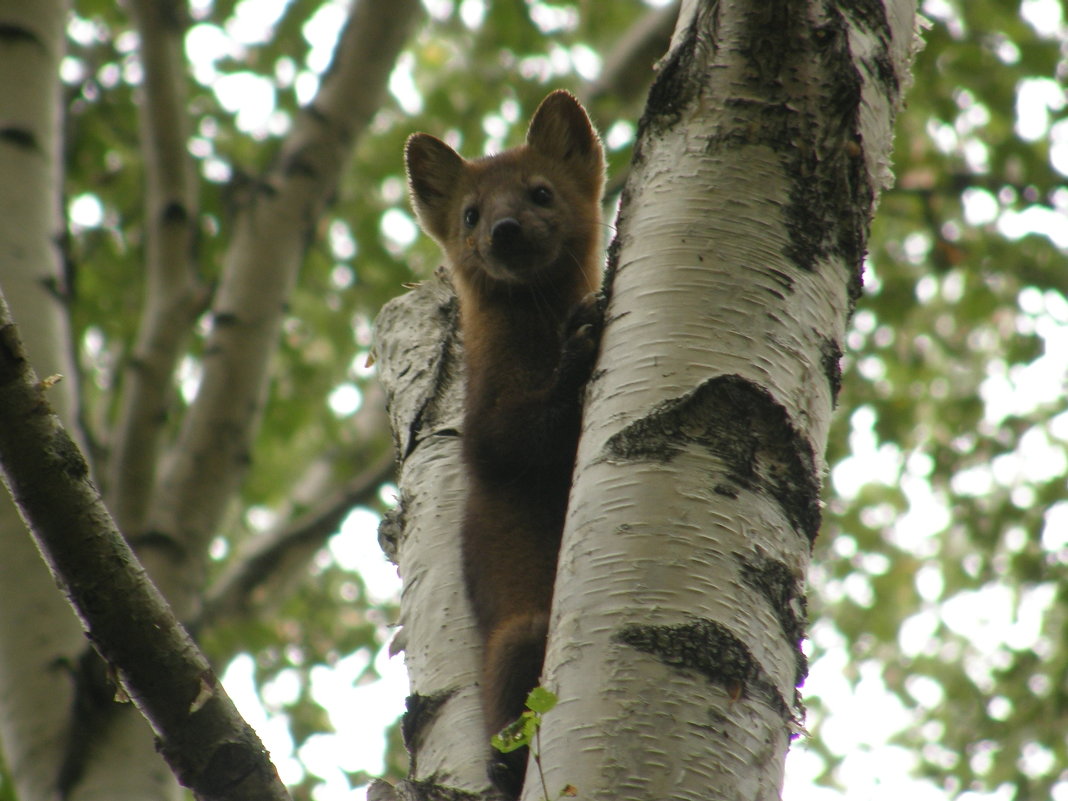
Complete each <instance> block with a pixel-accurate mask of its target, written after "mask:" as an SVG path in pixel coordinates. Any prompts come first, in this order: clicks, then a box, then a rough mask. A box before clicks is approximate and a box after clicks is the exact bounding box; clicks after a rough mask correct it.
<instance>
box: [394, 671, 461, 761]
mask: <svg viewBox="0 0 1068 801" xmlns="http://www.w3.org/2000/svg"><path fill="white" fill-rule="evenodd" d="M455 694H456V690H455V689H451V690H446V691H444V692H440V693H435V694H434V695H419V694H418V693H413V694H412V695H409V696H408V697H407V698H405V699H404V714H403V715H402V716H401V739H402V740H403V741H404V749H405V750H406V751H407V752H408V753H409V754H411V758H412V764H411V771H410V775H412V776H414V775H415V774H416V764H415V755H416V754H418V753H419V751H420V750H421V749H420V747H419V745H418V742H419V739H420V737H421V736H422V732H423V730H424V729H425V727H426V726H427V725H428V724H429V723H431V722H432V721H433V720H434V718H436V717H437V715H438V711H439V710H440V709H441V707H442V706H444V705H445V702H446V701H448V700H449V699H450V698H452V697H453V696H454V695H455Z"/></svg>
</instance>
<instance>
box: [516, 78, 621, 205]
mask: <svg viewBox="0 0 1068 801" xmlns="http://www.w3.org/2000/svg"><path fill="white" fill-rule="evenodd" d="M527 144H528V145H530V147H531V148H533V149H534V150H537V151H538V152H539V153H543V154H544V155H546V156H549V157H550V158H553V159H556V160H557V161H560V162H562V163H564V164H567V165H568V166H570V167H571V168H572V169H575V170H578V171H579V174H580V176H581V177H582V178H583V180H584V181H593V182H596V186H597V191H598V194H599V193H600V189H601V185H602V183H603V181H604V151H603V150H602V149H601V139H600V137H598V136H597V132H596V131H595V130H594V129H593V124H592V123H591V122H590V118H589V117H588V116H587V115H586V110H585V109H584V108H582V105H581V104H580V103H579V102H578V100H576V99H575V97H574V95H572V94H571V93H570V92H566V91H564V90H563V89H558V90H557V91H555V92H553V93H552V94H550V95H549V96H548V97H546V98H545V99H544V100H542V101H541V105H540V106H538V110H537V111H535V112H534V117H533V118H532V119H531V120H530V130H528V131H527Z"/></svg>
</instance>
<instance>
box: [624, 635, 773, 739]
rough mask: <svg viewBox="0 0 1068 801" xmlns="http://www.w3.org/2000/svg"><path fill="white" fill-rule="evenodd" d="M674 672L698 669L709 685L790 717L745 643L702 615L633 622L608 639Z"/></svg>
mask: <svg viewBox="0 0 1068 801" xmlns="http://www.w3.org/2000/svg"><path fill="white" fill-rule="evenodd" d="M612 640H613V642H617V643H619V644H621V645H627V646H629V647H631V648H633V649H635V650H636V651H639V652H641V653H643V654H649V655H650V656H652V657H653V658H655V659H656V660H657V661H658V662H661V663H663V664H665V665H668V666H669V667H671V668H672V669H673V670H677V671H679V672H691V673H697V674H698V675H700V676H701V677H702V678H703V679H705V680H706V681H707V682H708V683H709V684H712V685H715V686H718V687H723V688H724V689H725V690H726V692H727V694H728V695H729V696H730V697H731V698H745V699H748V700H751V701H756V702H758V703H762V704H764V705H765V706H767V707H769V708H771V709H772V710H774V711H775V712H776V713H777V714H778V715H779V716H780V717H782V718H783V719H784V720H792V719H793V714H792V713H791V712H790V708H789V705H788V704H787V703H786V701H785V700H784V699H783V697H782V695H781V694H780V693H779V691H778V689H776V687H775V685H774V683H773V682H772V681H771V680H770V678H769V677H768V674H767V673H766V672H765V671H764V669H763V668H762V667H761V666H760V663H759V662H758V661H757V660H756V658H754V657H753V655H752V653H750V651H749V649H748V647H746V644H745V643H744V642H742V641H741V640H740V639H739V638H738V637H736V636H735V635H734V634H733V633H732V632H731V630H730V629H728V628H727V627H726V626H723V625H722V624H720V623H717V622H715V621H714V620H706V619H704V618H701V619H697V620H694V621H692V622H690V623H679V624H676V625H672V626H646V625H640V624H637V623H632V624H629V625H627V626H624V627H623V628H622V629H620V630H619V631H618V632H617V633H616V634H615V635H614V636H613V637H612Z"/></svg>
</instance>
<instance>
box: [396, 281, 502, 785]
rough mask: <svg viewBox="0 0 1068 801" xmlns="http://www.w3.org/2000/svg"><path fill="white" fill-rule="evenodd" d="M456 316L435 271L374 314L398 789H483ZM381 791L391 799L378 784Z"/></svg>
mask: <svg viewBox="0 0 1068 801" xmlns="http://www.w3.org/2000/svg"><path fill="white" fill-rule="evenodd" d="M458 316H459V307H458V304H457V299H456V296H455V295H454V294H453V290H452V286H451V285H450V284H449V282H448V280H447V278H445V276H444V271H443V270H439V272H438V273H437V274H436V275H435V276H434V277H433V278H431V279H429V280H427V281H424V282H422V284H420V286H419V287H418V288H416V289H415V290H413V291H412V292H409V293H408V294H406V295H403V296H401V297H399V298H397V299H395V300H393V301H391V302H389V303H388V304H386V306H384V307H383V309H382V311H381V312H380V313H379V315H378V318H377V320H376V321H375V353H376V357H377V366H378V374H379V379H380V381H381V382H382V385H383V386H384V387H385V389H386V399H387V405H388V407H389V415H390V423H391V426H392V429H393V432H394V442H395V445H396V449H397V457H398V463H399V475H398V485H399V487H400V500H399V503H398V506H397V508H396V509H395V510H394V511H393V512H392V513H391V514H390V515H389V516H388V517H387V518H385V519H384V520H383V523H382V527H381V529H380V531H379V539H380V541H381V542H382V546H383V548H384V550H385V551H386V553H387V555H389V556H390V558H391V559H392V560H393V561H394V562H396V564H397V565H398V567H399V568H400V574H401V578H402V579H403V582H404V583H403V588H402V591H401V619H400V626H401V628H400V632H399V633H398V635H397V638H396V639H395V640H394V643H393V646H392V648H391V650H393V651H394V652H396V651H399V650H401V649H404V652H405V663H406V665H407V668H408V676H409V681H410V686H411V692H410V694H409V696H408V700H407V712H406V713H405V718H404V724H403V727H402V731H403V732H404V739H405V745H406V747H407V749H408V753H409V756H410V758H411V767H410V770H409V783H407V786H406V787H405V788H401V792H402V795H401V796H400V797H409V796H410V795H411V794H412V793H414V794H415V797H423V793H425V792H429V793H430V794H431V796H433V794H434V792H435V791H436V790H437V789H440V790H441V791H442V792H445V793H446V794H448V793H452V792H456V791H464V792H467V793H485V792H488V791H489V777H488V775H487V773H486V751H487V740H486V736H485V731H484V729H483V724H482V713H481V708H480V706H479V700H478V699H479V692H478V666H479V659H478V643H479V637H478V632H477V630H476V628H475V621H474V617H473V615H472V612H471V608H470V604H469V603H468V600H467V596H466V593H465V592H464V585H463V568H462V566H461V562H460V539H459V533H460V521H461V519H462V516H463V502H464V498H465V496H466V491H467V488H466V484H467V481H466V477H465V472H464V469H463V465H462V463H461V459H460V437H459V436H458V432H459V431H460V428H461V423H462V420H463V397H464V392H463V374H462V359H461V355H460V347H459V342H458V325H457V321H458ZM416 785H418V786H416ZM378 792H380V793H383V794H386V795H383V796H382V797H384V798H385V797H391V798H392V797H397V796H393V795H391V793H392V790H391V788H388V785H384V783H382V784H380V785H379V787H378ZM403 793H408V795H404V794H403Z"/></svg>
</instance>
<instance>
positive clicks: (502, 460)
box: [405, 91, 604, 796]
mask: <svg viewBox="0 0 1068 801" xmlns="http://www.w3.org/2000/svg"><path fill="white" fill-rule="evenodd" d="M405 157H406V162H407V170H408V184H409V188H410V190H411V198H412V205H413V207H414V209H415V212H416V215H417V216H418V218H419V222H420V224H421V225H422V227H423V230H425V231H426V232H427V233H428V234H429V235H430V236H432V237H433V238H434V239H435V240H437V242H438V243H439V244H440V245H441V247H442V250H443V251H444V254H445V258H446V261H447V264H448V267H449V269H450V270H451V272H452V275H453V280H454V284H455V285H456V289H457V294H458V295H459V298H460V327H461V332H462V334H463V341H464V353H465V362H466V371H467V394H466V401H465V408H464V430H463V458H464V463H465V466H466V470H467V473H468V477H469V485H470V489H469V492H468V498H467V502H466V507H465V513H464V522H463V529H462V531H461V538H460V539H461V543H462V548H463V563H464V580H465V584H466V587H467V594H468V597H469V598H470V600H471V605H472V608H473V610H474V613H475V618H476V620H477V622H478V627H479V631H480V633H481V636H482V643H483V658H482V675H481V689H482V705H483V713H484V716H485V720H486V729H487V731H488V732H489V733H490V734H494V733H496V732H498V731H499V730H500V729H502V728H503V727H504V726H505V725H507V724H508V723H510V722H511V721H513V720H514V719H515V718H517V717H518V716H519V715H520V714H521V713H522V711H523V706H524V701H525V700H526V696H527V693H528V692H529V691H530V690H531V689H532V688H533V687H535V686H536V685H537V683H538V678H539V676H540V674H541V668H542V661H543V659H544V656H545V639H546V635H547V633H548V622H549V610H550V606H551V603H552V594H553V584H554V582H555V578H556V561H557V556H558V554H559V550H560V534H561V530H562V528H563V524H564V515H565V513H566V511H567V497H568V492H569V490H570V487H571V471H572V468H573V466H574V461H575V448H576V445H577V443H578V435H579V425H580V422H581V411H582V409H581V397H582V390H583V388H584V387H585V384H586V381H587V380H588V379H589V375H590V371H591V369H592V367H593V362H594V358H595V355H596V350H597V341H598V337H599V334H600V327H601V310H600V307H599V305H598V301H597V297H596V295H595V293H596V291H597V290H598V289H599V287H600V283H601V266H602V264H601V258H600V254H601V218H600V208H601V194H602V191H603V187H604V154H603V150H602V148H601V142H600V139H599V138H598V136H597V133H596V132H595V131H594V129H593V126H592V125H591V124H590V120H589V117H588V116H587V115H586V112H585V110H584V109H583V108H582V106H581V105H579V103H578V101H577V100H575V98H574V97H572V96H571V95H570V94H569V93H567V92H564V91H557V92H553V93H552V94H550V95H549V96H548V97H546V98H545V100H544V101H542V103H541V105H540V106H539V107H538V109H537V111H536V112H535V113H534V117H533V118H532V120H531V123H530V129H529V130H528V132H527V138H526V143H525V144H523V145H521V146H519V147H517V148H514V149H512V150H506V151H504V152H503V153H499V154H497V155H494V156H489V157H486V158H482V159H477V160H472V161H467V160H465V159H463V158H462V157H461V156H460V155H458V154H457V153H456V152H455V151H454V150H453V149H452V148H450V147H449V146H448V145H446V144H445V143H444V142H442V141H441V140H439V139H436V138H434V137H433V136H430V135H428V134H422V133H419V134H414V135H413V136H411V137H410V138H409V139H408V144H407V146H406V148H405ZM525 761H526V754H525V753H523V752H513V754H510V755H507V756H502V755H500V754H497V755H496V757H495V758H494V763H495V768H494V770H493V772H492V775H493V777H494V781H495V782H496V783H497V784H498V786H499V787H500V788H501V789H502V790H503V791H504V792H505V793H507V794H509V795H511V796H518V794H519V791H520V790H521V788H522V782H523V768H524V765H525Z"/></svg>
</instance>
